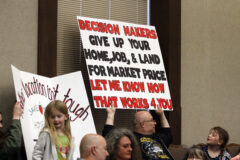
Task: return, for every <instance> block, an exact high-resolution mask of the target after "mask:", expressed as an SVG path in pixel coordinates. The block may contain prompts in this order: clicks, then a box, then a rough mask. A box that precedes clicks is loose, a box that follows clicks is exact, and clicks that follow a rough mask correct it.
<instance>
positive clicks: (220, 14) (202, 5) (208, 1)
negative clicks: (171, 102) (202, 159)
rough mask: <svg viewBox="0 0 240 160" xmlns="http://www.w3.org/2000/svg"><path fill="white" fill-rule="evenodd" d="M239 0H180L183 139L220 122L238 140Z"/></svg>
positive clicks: (200, 136) (191, 140) (200, 137)
mask: <svg viewBox="0 0 240 160" xmlns="http://www.w3.org/2000/svg"><path fill="white" fill-rule="evenodd" d="M239 17H240V0H228V1H226V0H182V26H181V27H182V39H181V43H182V45H181V47H182V50H181V52H182V57H181V58H182V62H181V63H182V66H181V67H182V70H181V72H182V75H181V88H182V90H181V95H182V97H181V101H182V104H181V105H182V143H183V144H187V145H192V144H197V143H200V142H206V137H207V134H208V131H209V129H210V128H211V127H213V126H217V125H219V126H222V127H223V128H225V129H226V130H227V131H228V132H229V134H230V142H232V143H240V136H239V135H240V127H239V123H240V85H239V82H240V66H239V64H240V18H239Z"/></svg>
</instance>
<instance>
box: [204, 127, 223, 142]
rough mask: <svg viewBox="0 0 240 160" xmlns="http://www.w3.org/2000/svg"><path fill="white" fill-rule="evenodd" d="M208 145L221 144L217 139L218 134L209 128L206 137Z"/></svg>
mask: <svg viewBox="0 0 240 160" xmlns="http://www.w3.org/2000/svg"><path fill="white" fill-rule="evenodd" d="M207 144H208V145H221V144H222V143H221V142H220V140H219V134H218V133H217V132H216V131H215V130H212V129H211V130H210V132H209V134H208V137H207Z"/></svg>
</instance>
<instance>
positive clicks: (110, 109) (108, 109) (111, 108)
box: [106, 104, 116, 115]
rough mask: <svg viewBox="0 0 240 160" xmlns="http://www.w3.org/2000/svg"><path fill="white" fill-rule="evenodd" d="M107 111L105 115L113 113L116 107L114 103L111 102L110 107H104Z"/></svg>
mask: <svg viewBox="0 0 240 160" xmlns="http://www.w3.org/2000/svg"><path fill="white" fill-rule="evenodd" d="M106 111H107V115H115V112H116V108H115V107H114V105H113V104H112V105H111V107H109V108H107V109H106Z"/></svg>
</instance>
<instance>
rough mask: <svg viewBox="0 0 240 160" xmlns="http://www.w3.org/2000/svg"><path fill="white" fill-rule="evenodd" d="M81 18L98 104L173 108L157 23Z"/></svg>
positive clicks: (84, 46)
mask: <svg viewBox="0 0 240 160" xmlns="http://www.w3.org/2000/svg"><path fill="white" fill-rule="evenodd" d="M77 19H78V25H79V30H80V36H81V39H82V43H83V50H84V57H85V59H86V64H87V70H88V75H89V79H90V84H91V89H92V95H93V101H94V105H95V108H106V107H109V106H111V104H114V106H115V107H117V108H121V109H136V108H139V109H156V106H157V105H160V107H162V108H163V109H164V110H173V107H172V101H171V96H170V92H169V87H168V82H167V76H166V72H165V68H164V64H163V58H162V54H161V50H160V47H159V42H158V38H157V33H156V30H155V27H153V26H147V25H138V24H132V23H124V22H119V21H110V20H103V19H93V18H86V17H77Z"/></svg>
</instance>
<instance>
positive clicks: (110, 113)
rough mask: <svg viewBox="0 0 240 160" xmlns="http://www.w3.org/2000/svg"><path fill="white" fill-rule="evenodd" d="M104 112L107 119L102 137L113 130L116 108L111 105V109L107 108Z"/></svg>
mask: <svg viewBox="0 0 240 160" xmlns="http://www.w3.org/2000/svg"><path fill="white" fill-rule="evenodd" d="M106 111H107V119H106V122H105V125H104V127H103V130H102V136H103V137H105V136H106V135H107V134H108V133H109V132H110V131H111V130H112V129H114V117H115V112H116V108H115V107H114V106H113V105H112V106H111V107H109V108H107V109H106Z"/></svg>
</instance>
